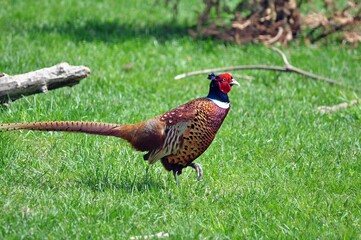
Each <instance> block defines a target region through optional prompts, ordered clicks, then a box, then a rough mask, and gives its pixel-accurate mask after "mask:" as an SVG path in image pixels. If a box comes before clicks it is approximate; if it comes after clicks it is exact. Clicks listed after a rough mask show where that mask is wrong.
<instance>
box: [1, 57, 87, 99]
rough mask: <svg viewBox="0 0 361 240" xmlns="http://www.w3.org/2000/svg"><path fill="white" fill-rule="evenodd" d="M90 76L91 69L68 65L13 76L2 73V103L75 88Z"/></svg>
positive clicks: (62, 64)
mask: <svg viewBox="0 0 361 240" xmlns="http://www.w3.org/2000/svg"><path fill="white" fill-rule="evenodd" d="M89 74H90V69H89V68H87V67H84V66H71V65H69V64H68V63H60V64H57V65H55V66H52V67H49V68H43V69H39V70H37V71H34V72H29V73H24V74H19V75H13V76H11V75H7V74H4V73H2V74H0V102H1V103H7V102H9V101H10V100H11V101H15V100H16V99H18V98H21V97H22V96H26V95H32V94H36V93H47V92H48V91H49V90H52V89H55V88H60V87H64V86H73V85H75V84H78V83H79V82H80V80H81V79H83V78H85V77H87V76H88V75H89Z"/></svg>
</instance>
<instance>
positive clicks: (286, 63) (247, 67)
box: [174, 47, 351, 88]
mask: <svg viewBox="0 0 361 240" xmlns="http://www.w3.org/2000/svg"><path fill="white" fill-rule="evenodd" d="M272 50H273V51H275V52H277V53H278V54H279V55H280V56H281V57H282V60H283V63H284V66H283V67H281V66H268V65H241V66H233V67H223V68H212V69H204V70H199V71H194V72H188V73H183V74H179V75H177V76H175V77H174V79H176V80H178V79H182V78H186V77H190V76H195V75H199V74H208V73H210V72H223V71H234V70H254V69H258V70H270V71H280V72H291V73H297V74H300V75H303V76H305V77H309V78H312V79H315V80H318V81H324V82H326V83H328V84H331V85H337V86H340V87H345V88H351V87H349V86H346V85H343V84H341V83H339V82H336V81H335V80H333V79H330V78H326V77H323V76H319V75H316V74H313V73H309V72H306V71H304V70H302V69H300V68H297V67H295V66H293V65H291V64H290V63H289V61H288V59H287V57H286V55H285V54H284V53H283V52H282V51H281V50H279V49H278V48H275V47H272Z"/></svg>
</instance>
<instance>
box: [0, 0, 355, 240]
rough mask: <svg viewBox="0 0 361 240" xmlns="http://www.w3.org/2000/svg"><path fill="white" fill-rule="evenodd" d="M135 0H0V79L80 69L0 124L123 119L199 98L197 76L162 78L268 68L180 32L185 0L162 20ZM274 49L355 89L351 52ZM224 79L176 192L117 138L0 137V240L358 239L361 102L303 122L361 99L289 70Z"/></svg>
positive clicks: (187, 21) (254, 57)
mask: <svg viewBox="0 0 361 240" xmlns="http://www.w3.org/2000/svg"><path fill="white" fill-rule="evenodd" d="M121 2H123V3H121ZM128 2H129V3H128ZM143 2H144V1H140V0H138V1H90V0H88V1H76V0H68V1H55V0H51V1H45V0H41V1H20V0H3V1H2V2H1V4H0V5H1V7H0V29H1V34H0V72H5V73H7V74H17V73H24V72H28V71H32V70H36V69H40V68H43V67H48V66H52V65H54V64H57V63H59V62H62V61H66V62H69V63H70V64H73V65H86V66H88V67H89V68H90V69H91V70H92V74H91V75H90V77H88V78H86V79H84V80H82V82H81V83H80V84H79V85H76V86H74V87H72V88H62V89H58V90H55V91H51V92H49V93H48V94H38V95H35V96H28V97H26V98H23V99H19V100H17V101H15V102H13V103H11V104H10V106H9V107H8V108H2V109H0V122H1V123H8V122H31V121H46V120H83V121H102V122H114V123H134V122H138V121H142V120H145V119H148V118H151V117H153V116H155V115H158V114H160V113H162V112H164V111H166V110H169V109H171V108H173V107H176V106H178V105H180V104H182V103H185V102H187V101H189V100H191V99H193V98H196V97H202V96H205V95H206V94H207V93H208V84H209V82H208V81H207V80H206V77H207V76H206V75H204V76H195V77H190V78H186V79H182V80H178V81H176V80H174V79H173V78H174V76H175V75H177V74H180V73H183V72H187V71H194V70H199V69H207V68H214V67H226V66H235V65H246V64H269V65H282V60H281V59H280V57H279V56H278V55H277V54H276V53H274V52H273V51H272V50H270V49H269V48H267V47H264V46H260V45H258V46H256V45H248V46H237V45H232V44H226V45H225V44H223V43H220V42H214V41H210V40H193V39H192V38H190V37H189V36H188V35H187V29H188V27H189V26H191V25H192V24H193V23H194V22H195V19H196V11H197V8H199V7H200V6H201V4H200V3H198V5H194V4H193V3H191V2H193V1H181V5H180V14H179V17H178V18H177V20H176V21H175V20H174V19H173V17H172V13H171V12H169V10H167V8H165V7H164V6H163V5H162V4H163V3H162V1H158V3H153V2H152V1H151V2H150V3H147V4H144V3H143ZM154 2H155V1H154ZM199 2H201V1H199ZM283 51H284V52H285V54H286V55H287V56H288V57H289V60H290V62H291V63H292V64H293V65H295V66H297V67H300V68H302V69H304V70H307V71H310V72H312V73H315V74H319V75H323V76H326V77H330V78H333V79H336V80H337V81H339V82H341V83H343V84H345V85H350V86H357V85H358V86H359V85H361V75H360V72H361V63H360V62H361V48H360V47H359V48H357V49H354V48H348V47H346V46H342V45H341V44H339V43H331V44H329V45H328V46H303V45H302V44H301V45H298V44H295V45H293V46H289V47H287V48H284V49H283ZM129 65H130V66H132V67H130V68H129V67H125V66H129ZM232 74H233V76H234V78H235V79H237V80H238V82H240V83H241V87H238V88H236V87H235V88H234V89H233V91H232V92H231V94H230V99H231V102H232V108H231V111H230V113H229V115H228V117H227V119H226V120H225V122H224V124H223V126H222V128H221V129H220V131H219V133H218V135H217V136H216V139H215V140H214V142H213V143H212V145H211V147H210V148H209V149H208V151H206V152H205V153H204V154H203V155H202V156H201V157H200V158H199V159H197V162H198V163H200V164H202V166H203V169H204V177H203V181H201V182H199V183H198V182H197V181H196V174H195V172H194V171H192V170H191V169H186V170H185V171H184V173H183V175H181V176H180V184H179V185H177V184H176V183H175V181H174V179H173V176H172V174H171V173H169V172H166V171H165V170H164V169H163V167H162V166H161V164H159V163H157V164H155V165H152V166H149V165H148V164H147V163H146V162H145V161H143V158H142V153H139V152H134V151H133V150H132V149H131V148H130V147H129V145H128V144H127V143H126V142H124V141H121V140H119V139H116V138H107V137H102V136H90V135H85V134H71V133H68V134H67V133H51V132H49V133H48V132H45V133H42V132H26V131H22V132H7V133H0V183H1V185H0V186H1V188H0V212H1V214H0V238H1V239H44V238H53V239H58V238H65V239H97V238H101V239H103V238H104V239H112V238H117V239H129V238H130V237H131V236H139V235H149V234H154V233H158V232H161V231H162V232H166V233H168V234H169V238H170V239H227V238H228V239H248V238H252V239H260V238H271V239H274V238H281V239H291V238H296V239H315V238H319V239H341V238H344V239H360V238H361V230H360V229H361V187H360V186H361V106H360V105H358V106H354V107H352V108H349V109H347V110H342V111H338V112H336V113H334V114H331V115H327V114H326V115H322V114H320V113H318V112H317V107H318V106H321V105H335V104H338V103H341V102H345V101H348V100H351V99H355V98H358V97H360V94H359V93H356V92H354V91H352V90H349V89H343V88H340V87H334V86H330V85H328V84H325V83H322V82H318V81H314V80H311V79H308V78H305V77H302V76H299V75H295V74H287V73H275V72H265V71H244V72H240V71H238V72H232ZM244 75H248V76H252V77H253V78H254V80H253V81H250V80H247V79H245V78H244V77H242V76H244Z"/></svg>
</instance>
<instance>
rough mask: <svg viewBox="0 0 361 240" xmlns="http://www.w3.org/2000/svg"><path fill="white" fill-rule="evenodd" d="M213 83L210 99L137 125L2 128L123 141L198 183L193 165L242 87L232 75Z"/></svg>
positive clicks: (43, 124) (65, 124) (39, 124)
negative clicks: (231, 95)
mask: <svg viewBox="0 0 361 240" xmlns="http://www.w3.org/2000/svg"><path fill="white" fill-rule="evenodd" d="M208 79H209V80H211V84H210V88H209V93H208V96H207V97H204V98H197V99H194V100H192V101H190V102H188V103H185V104H183V105H181V106H179V107H177V108H174V109H172V110H170V111H168V112H166V113H164V114H162V115H159V116H156V117H154V118H152V119H149V120H146V121H144V122H140V123H136V124H110V123H98V122H73V121H61V122H57V121H54V122H34V123H9V124H1V125H0V129H3V130H5V131H6V130H9V131H10V130H21V129H27V130H39V131H65V132H83V133H89V134H98V135H106V136H114V137H120V138H123V139H125V140H127V141H128V142H129V143H130V144H131V145H132V146H133V147H134V148H135V149H136V150H138V151H146V152H148V153H147V154H145V155H144V160H147V161H148V162H149V163H151V164H153V163H155V162H156V161H157V160H161V162H162V164H163V166H164V167H165V169H167V170H168V171H173V174H174V176H175V177H177V175H180V174H181V173H182V170H183V168H185V167H188V166H190V167H192V168H194V169H195V170H196V171H197V177H198V180H200V179H201V177H202V168H201V166H200V165H199V164H196V163H193V161H194V160H195V159H196V158H198V157H199V156H200V155H201V154H202V153H203V152H204V151H205V150H206V149H207V148H208V147H209V145H210V144H211V142H212V141H213V139H214V137H215V135H216V133H217V131H218V129H219V128H220V126H221V124H222V122H223V120H224V118H225V117H226V116H227V113H228V111H229V107H230V104H229V99H228V95H227V94H228V93H229V92H230V91H231V89H232V86H233V85H239V83H238V82H237V81H235V80H234V79H233V78H232V76H231V75H230V74H229V73H224V74H221V75H218V76H216V75H214V74H213V73H212V74H210V75H209V76H208Z"/></svg>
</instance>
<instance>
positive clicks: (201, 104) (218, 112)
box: [162, 98, 229, 170]
mask: <svg viewBox="0 0 361 240" xmlns="http://www.w3.org/2000/svg"><path fill="white" fill-rule="evenodd" d="M179 111H180V110H179V109H178V113H179ZM182 111H189V112H192V113H193V114H192V116H189V117H191V118H190V119H187V120H188V124H187V128H186V130H185V131H184V133H183V139H182V140H183V142H182V146H181V147H180V148H179V151H178V153H177V154H173V155H169V156H166V157H164V158H162V162H163V164H164V162H166V164H164V165H165V167H166V168H167V169H168V168H169V167H170V166H171V165H182V166H184V167H185V166H187V165H189V164H190V163H191V162H192V161H193V160H195V159H196V158H197V157H199V156H200V155H201V154H202V153H203V152H204V151H205V150H206V149H207V148H208V147H209V145H210V144H211V143H212V141H213V139H214V137H215V135H216V133H217V131H218V129H219V128H220V126H221V125H222V123H223V120H224V119H225V117H226V115H227V113H228V111H229V108H228V109H224V108H220V107H218V106H217V105H216V104H214V103H213V102H212V101H211V100H210V99H208V98H199V99H195V100H193V101H191V102H189V103H187V104H185V105H183V108H182ZM170 112H174V110H173V111H170ZM185 115H187V114H185ZM166 165H169V166H168V167H167V166H166ZM168 170H172V169H168Z"/></svg>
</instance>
